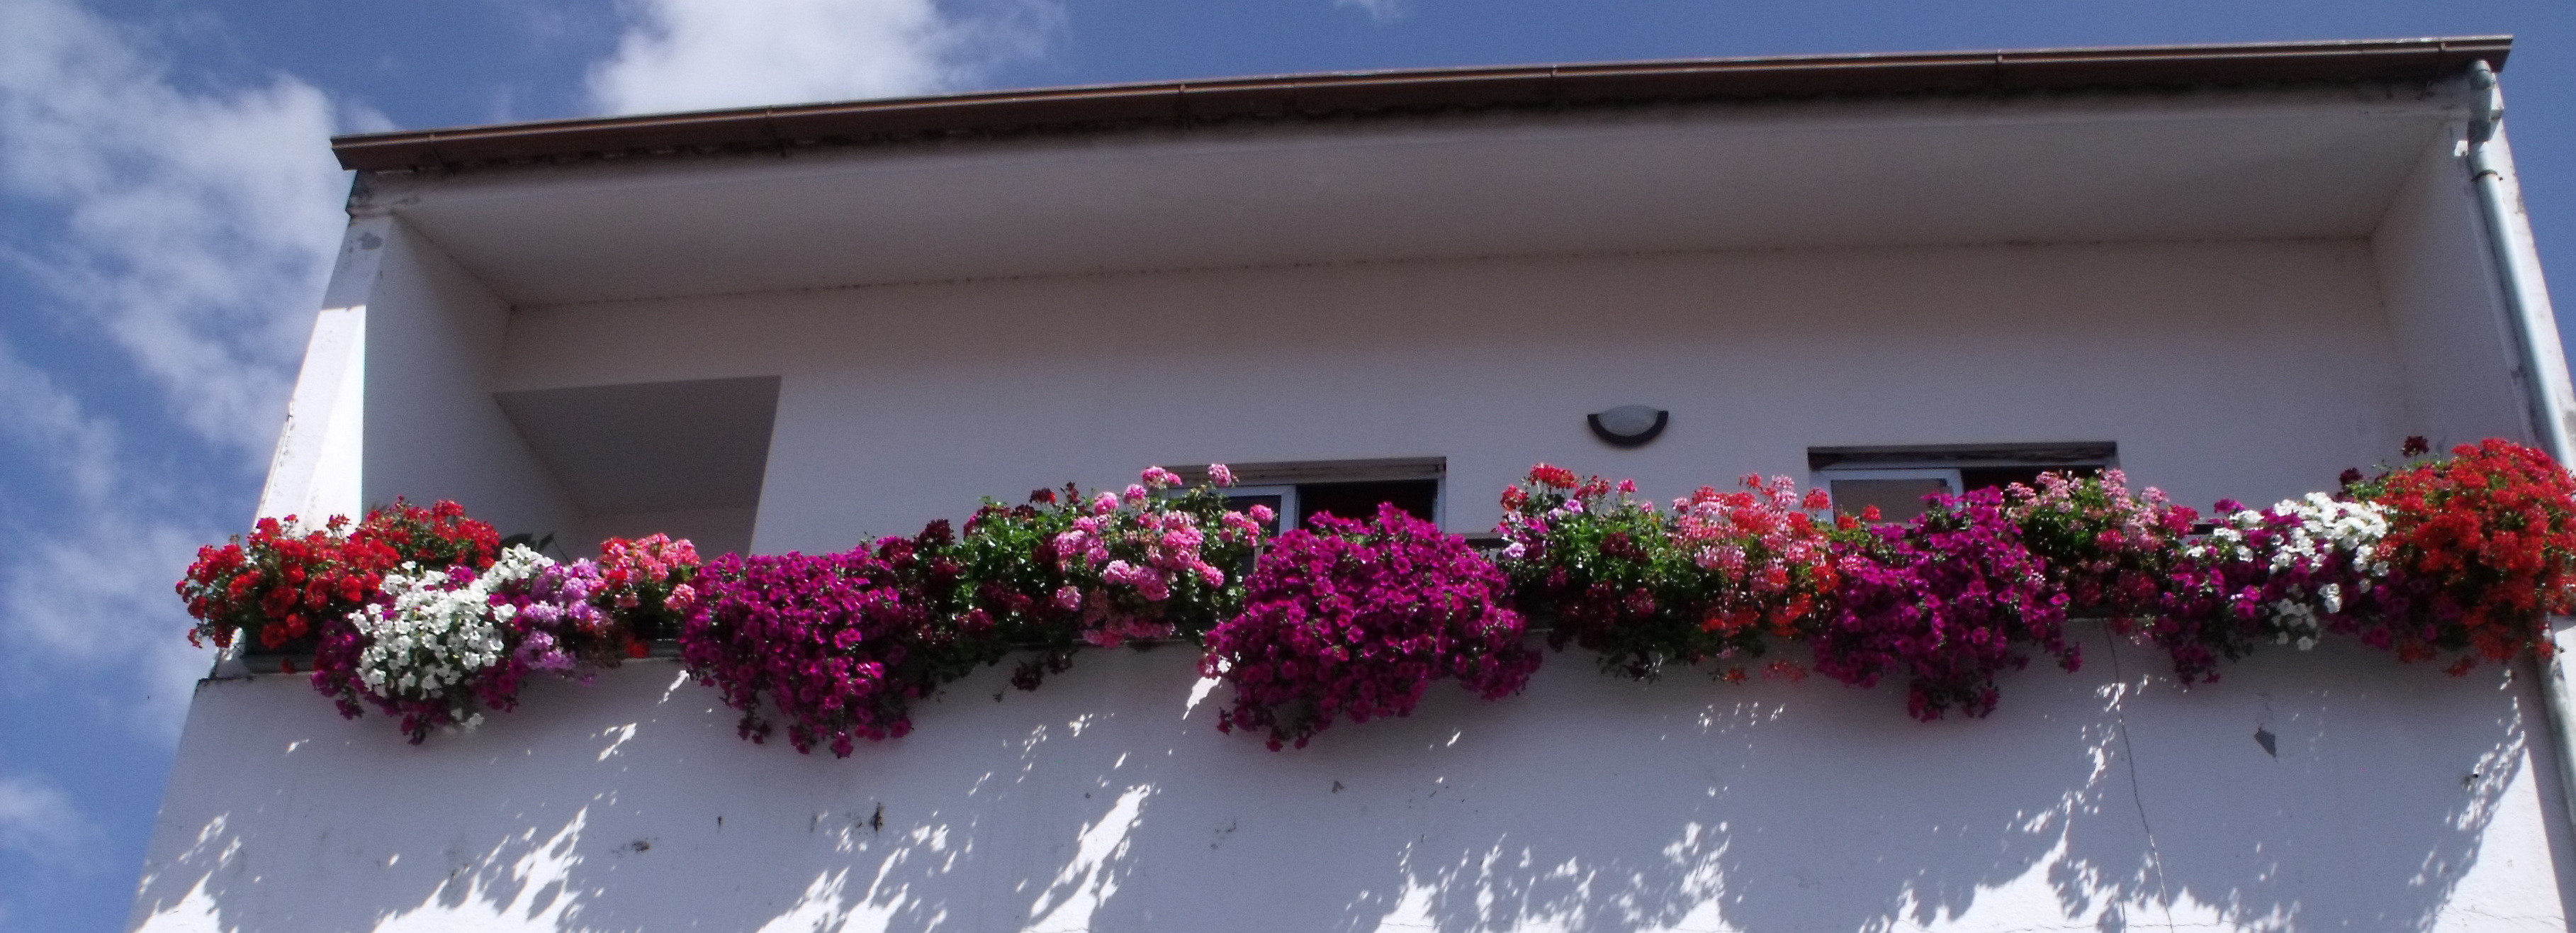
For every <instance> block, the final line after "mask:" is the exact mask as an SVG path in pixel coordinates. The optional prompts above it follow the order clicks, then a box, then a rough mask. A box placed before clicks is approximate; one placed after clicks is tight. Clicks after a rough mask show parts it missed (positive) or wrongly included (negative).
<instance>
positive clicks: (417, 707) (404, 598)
mask: <svg viewBox="0 0 2576 933" xmlns="http://www.w3.org/2000/svg"><path fill="white" fill-rule="evenodd" d="M598 582H599V568H598V567H597V566H596V565H594V564H592V563H591V562H589V561H576V562H574V563H571V564H559V563H556V562H555V561H554V560H552V559H549V558H547V557H545V556H544V555H541V554H538V553H537V552H535V551H533V550H530V549H528V548H527V547H525V546H512V547H511V548H510V549H509V550H506V551H503V552H502V553H501V557H500V559H499V560H498V561H495V562H494V563H493V564H492V565H491V566H490V567H489V568H488V569H486V570H482V571H477V570H475V569H474V568H473V567H471V566H470V565H463V564H459V565H455V566H450V567H445V568H425V567H422V566H421V565H420V564H419V563H417V562H405V563H404V564H403V565H402V566H400V567H398V568H396V569H395V570H393V571H392V572H389V573H387V574H385V575H384V580H383V590H382V594H383V595H382V597H381V599H380V600H379V601H377V602H371V603H368V604H367V605H365V606H363V607H361V608H360V609H359V610H358V611H357V612H354V613H352V614H351V615H350V616H349V617H348V619H347V620H346V621H347V624H346V625H342V626H334V627H333V628H332V629H330V630H329V631H328V632H326V633H325V634H324V636H323V639H322V648H321V651H320V652H318V653H317V655H316V658H315V666H314V672H313V684H314V687H315V689H317V690H320V691H321V692H322V693H324V694H326V695H329V696H331V697H332V698H333V699H334V700H336V701H337V702H338V703H339V705H340V714H341V715H342V716H346V717H350V718H356V717H357V716H358V715H359V714H360V712H361V707H360V705H359V704H360V702H361V701H364V702H365V703H367V704H370V705H373V706H375V707H376V708H378V709H380V710H382V711H383V712H384V713H385V714H386V715H388V716H396V717H400V719H401V726H402V730H403V732H404V733H405V734H407V735H409V736H410V737H411V740H412V741H413V742H414V743H418V742H420V741H422V740H423V739H425V738H427V737H428V735H429V732H430V730H432V729H436V728H439V727H443V726H460V725H462V726H470V725H474V724H476V723H479V722H481V721H482V711H483V710H486V709H490V710H498V711H508V710H510V709H513V708H516V707H517V705H518V694H519V688H520V685H521V683H522V682H523V681H524V680H525V679H526V677H527V675H528V674H529V673H531V672H534V671H546V672H551V673H556V674H564V675H572V674H575V673H576V672H577V665H578V664H579V663H581V662H584V661H598V660H600V659H602V658H607V659H612V660H613V658H614V657H615V654H614V646H615V645H617V644H619V643H620V641H621V636H620V635H619V634H618V633H617V632H615V631H614V629H613V626H612V625H611V623H610V620H609V619H608V617H607V615H606V614H605V613H602V612H601V611H600V610H599V607H597V606H595V605H593V604H592V595H593V593H594V592H595V591H596V589H597V587H598Z"/></svg>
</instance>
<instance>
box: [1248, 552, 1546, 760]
mask: <svg viewBox="0 0 2576 933" xmlns="http://www.w3.org/2000/svg"><path fill="white" fill-rule="evenodd" d="M1314 526H1315V527H1316V528H1317V529H1319V531H1307V530H1298V531H1291V532H1289V533H1287V534H1285V535H1281V536H1280V537H1279V539H1278V541H1276V542H1275V543H1274V544H1273V545H1272V546H1271V548H1270V551H1269V553H1268V554H1266V555H1264V556H1263V557H1262V561H1261V566H1260V568H1259V569H1257V570H1255V571H1253V574H1252V579H1251V582H1250V584H1249V585H1250V594H1249V596H1248V603H1247V605H1246V606H1245V608H1244V611H1243V613H1242V614H1241V615H1239V616H1236V617H1234V618H1232V619H1229V620H1227V621H1225V622H1224V623H1222V624H1219V625H1218V626H1217V627H1216V628H1215V629H1214V630H1212V631H1210V632H1208V633H1207V655H1206V656H1205V658H1203V659H1202V660H1201V661H1200V670H1201V672H1202V673H1204V674H1205V675H1207V676H1210V677H1216V678H1221V679H1223V680H1225V681H1226V682H1227V683H1229V684H1231V685H1233V687H1234V703H1233V705H1232V707H1231V708H1229V709H1227V710H1225V711H1224V712H1222V713H1220V714H1219V715H1218V717H1217V728H1218V729H1220V730H1222V731H1227V732H1231V731H1233V730H1234V729H1236V728H1242V729H1246V730H1254V729H1266V730H1268V731H1269V745H1270V748H1271V749H1272V750H1273V751H1276V750H1278V749H1279V748H1280V747H1281V746H1282V745H1283V743H1289V742H1294V743H1296V745H1297V746H1298V747H1300V748H1303V747H1305V745H1306V742H1307V740H1308V739H1310V738H1312V737H1314V735H1315V734H1316V733H1318V732H1321V731H1323V730H1324V729H1325V728H1326V727H1328V726H1331V725H1332V724H1333V720H1335V719H1336V718H1339V717H1341V716H1349V717H1350V719H1351V721H1352V722H1367V721H1368V720H1370V719H1372V718H1376V717H1382V716H1404V715H1408V714H1410V713H1412V712H1413V708H1414V706H1415V704H1417V703H1418V702H1420V701H1421V699H1422V692H1423V689H1424V688H1425V687H1427V686H1429V685H1430V683H1431V681H1433V680H1437V679H1440V678H1443V677H1455V678H1457V679H1458V680H1459V682H1460V684H1461V685H1463V686H1465V687H1466V688H1467V689H1469V690H1471V691H1474V692H1475V693H1476V694H1477V695H1479V696H1483V697H1485V698H1487V699H1496V698H1500V697H1503V696H1507V695H1510V694H1513V693H1518V692H1520V689H1521V687H1522V686H1523V685H1524V684H1526V683H1528V681H1529V675H1530V672H1531V671H1533V670H1536V669H1537V668H1538V663H1539V655H1538V653H1537V652H1535V651H1531V650H1529V649H1528V648H1527V647H1525V646H1524V645H1523V644H1522V639H1523V636H1524V634H1525V631H1526V630H1525V628H1524V626H1523V624H1522V622H1521V618H1520V616H1519V614H1517V613H1515V612H1513V611H1512V610H1511V609H1510V608H1508V606H1507V605H1506V604H1505V602H1506V597H1505V592H1506V588H1507V583H1506V581H1505V580H1504V578H1503V575H1502V574H1501V573H1500V572H1499V571H1497V570H1496V569H1495V568H1494V566H1493V565H1492V564H1490V563H1487V562H1486V561H1485V559H1484V558H1482V557H1480V556H1478V555H1477V554H1476V552H1475V551H1474V550H1473V549H1470V548H1469V547H1468V546H1467V543H1466V541H1465V540H1464V539H1462V538H1459V537H1457V536H1455V535H1443V534H1441V533H1440V529H1439V528H1438V527H1437V526H1434V525H1432V524H1431V523H1430V522H1426V521H1423V520H1421V519H1418V518H1414V517H1413V516H1411V515H1407V514H1405V513H1404V511H1403V510H1401V509H1398V508H1396V507H1395V506H1393V505H1380V506H1379V507H1378V513H1377V518H1376V520H1375V521H1374V522H1370V523H1361V522H1357V521H1349V520H1345V519H1340V518H1335V517H1332V516H1329V515H1322V516H1317V517H1316V518H1315V519H1314Z"/></svg>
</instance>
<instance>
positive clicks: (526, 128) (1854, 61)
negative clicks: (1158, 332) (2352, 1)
mask: <svg viewBox="0 0 2576 933" xmlns="http://www.w3.org/2000/svg"><path fill="white" fill-rule="evenodd" d="M2512 50H2513V37H2511V36H2454V37H2436V38H2421V39H2367V40H2348V41H2326V42H2275V43H2241V44H2226V45H2166V46H2129V47H2104V48H2069V49H2029V50H2003V51H1986V52H1925V53H1888V54H1856V55H1809V56H1783V57H1764V58H1708V59H1682V60H1672V61H1636V62H1606V63H1596V64H1566V65H1516V66H1498V67H1476V68H1431V69H1412V70H1395V71H1355V72H1333V73H1322V74H1299V75H1276V76H1264V77H1244V78H1223V79H1216V80H1206V81H1162V82H1148V83H1139V84H1107V85H1092V86H1082V87H1060V88H1043V89H1035V90H1014V91H992V92H980V93H970V94H952V95H943V96H936V97H906V98H887V99H878V100H862V101H846V102H839V103H819V104H798V105H792V106H776V107H745V108H737V109H730V110H707V111H697V112H690V113H672V114H652V115H642V116H625V117H596V118H585V119H574V120H549V121H542V122H533V123H511V124H496V125H488V126H469V127H458V128H452V129H437V130H406V131H397V132H389V133H365V134H357V135H349V136H337V137H333V138H332V140H331V151H332V154H333V155H335V156H337V157H338V158H339V160H340V166H341V167H342V168H346V169H353V170H356V171H361V172H393V171H418V170H426V169H441V168H459V167H465V166H472V165H485V164H494V163H501V164H508V163H522V162H554V161H564V160H573V159H585V158H600V157H614V156H628V155H644V154H659V153H672V152H696V151H728V150H730V151H744V150H785V149H789V148H794V147H800V146H808V145H830V144H852V143H864V142H877V141H888V140H896V139H906V138H921V137H939V136H949V135H981V134H992V133H1016V132H1028V131H1041V130H1067V129H1086V128H1103V127H1113V126H1134V125H1152V124H1185V123H1191V122H1200V121H1218V120H1231V119H1243V118H1273V119H1276V118H1308V119H1311V118H1319V117H1329V116H1340V115H1352V114H1363V113H1379V112H1391V111H1392V112H1407V111H1437V110H1449V109H1468V108H1494V107H1550V106H1606V105H1619V104H1642V103H1659V102H1682V101H1697V100H1725V99H1749V98H1766V97H1813V96H1829V95H1855V96H1867V95H1881V94H1921V93H1937V94H1973V93H1996V92H2017V91H2050V90H2085V89H2145V88H2165V87H2191V86H2212V85H2247V84H2311V83H2355V82H2366V81H2433V80H2440V79H2442V78H2447V77H2451V76H2454V75H2457V74H2459V73H2460V72H2461V71H2462V70H2463V69H2466V68H2468V67H2469V63H2471V62H2473V61H2477V60H2481V59H2483V60H2485V61H2486V62H2487V63H2488V65H2489V66H2490V67H2493V68H2496V69H2498V70H2501V69H2502V68H2503V67H2504V63H2505V58H2506V57H2507V56H2508V55H2509V54H2510V53H2511V52H2512Z"/></svg>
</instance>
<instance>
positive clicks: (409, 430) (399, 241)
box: [363, 219, 580, 534]
mask: <svg viewBox="0 0 2576 933" xmlns="http://www.w3.org/2000/svg"><path fill="white" fill-rule="evenodd" d="M384 231H385V232H384V234H383V236H384V245H383V247H382V248H383V251H384V257H383V259H382V260H381V266H380V269H379V271H378V273H377V275H376V278H375V280H374V285H373V288H372V289H371V293H370V296H369V298H368V301H367V328H366V387H367V388H366V415H365V422H366V431H367V445H366V458H365V466H364V468H363V469H364V483H363V487H364V489H365V491H366V501H367V503H368V504H369V505H381V504H383V503H387V502H391V501H393V498H394V497H395V496H398V495H399V496H407V497H410V499H411V500H412V501H414V502H418V503H422V504H427V503H430V502H433V501H436V500H439V499H454V500H456V501H458V502H461V503H463V504H464V505H465V506H466V508H467V510H468V512H469V513H470V514H472V515H474V516H475V517H477V518H480V519H482V520H484V521H487V522H491V523H492V524H493V525H494V526H496V527H498V528H499V529H500V530H501V533H503V534H512V533H517V532H536V533H544V532H549V531H556V530H562V529H570V528H572V527H573V526H574V525H575V524H576V523H577V522H578V521H579V520H580V513H579V511H578V510H577V509H575V508H574V507H573V506H572V504H571V500H570V499H569V498H567V497H566V496H565V495H564V494H563V492H562V490H561V489H560V487H559V486H558V485H557V484H556V482H555V480H554V477H552V476H550V475H548V474H547V472H546V469H545V466H544V465H543V464H541V463H539V462H538V461H537V458H536V455H535V454H534V453H532V452H530V451H529V450H528V445H527V442H526V441H524V440H522V439H520V437H519V434H518V430H517V429H516V428H514V427H512V426H511V425H510V421H509V418H508V417H506V416H504V415H503V414H502V413H501V406H500V405H499V403H496V402H494V401H493V400H492V373H493V367H494V364H495V363H496V361H497V360H498V359H499V358H500V353H501V337H502V333H503V330H504V329H505V327H506V326H507V325H508V322H509V318H510V308H509V306H508V305H506V304H504V303H502V302H501V300H500V299H499V298H498V297H495V296H494V295H493V294H492V293H491V291H490V290H489V289H486V288H484V287H483V285H482V283H480V282H477V281H475V279H474V277H473V276H471V275H468V274H466V272H465V271H464V270H463V269H460V268H458V267H457V266H456V263H455V262H454V261H452V260H450V259H448V258H447V255H446V253H445V252H443V251H441V250H440V249H439V248H438V245H437V244H435V243H432V242H430V241H429V240H428V239H426V238H424V237H422V236H420V235H419V234H418V233H417V232H416V231H414V230H412V229H411V228H410V227H409V226H408V225H405V224H404V223H402V222H401V221H400V220H398V219H397V220H393V221H391V222H390V223H387V224H385V226H384Z"/></svg>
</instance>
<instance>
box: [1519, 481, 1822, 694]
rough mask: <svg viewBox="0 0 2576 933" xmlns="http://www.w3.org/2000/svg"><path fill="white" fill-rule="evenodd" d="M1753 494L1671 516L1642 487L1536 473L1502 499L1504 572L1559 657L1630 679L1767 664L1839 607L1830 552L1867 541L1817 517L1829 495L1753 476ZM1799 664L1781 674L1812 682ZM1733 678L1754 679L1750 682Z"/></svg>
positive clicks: (1688, 502)
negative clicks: (1589, 658) (1772, 652)
mask: <svg viewBox="0 0 2576 933" xmlns="http://www.w3.org/2000/svg"><path fill="white" fill-rule="evenodd" d="M1743 485H1744V490H1743V491H1741V492H1720V491H1718V490H1716V489H1714V488H1711V487H1701V488H1700V489H1699V491H1697V492H1695V493H1692V494H1691V495H1689V496H1685V497H1683V498H1680V499H1676V500H1673V511H1672V512H1671V513H1669V514H1667V513H1664V512H1660V511H1657V510H1656V508H1655V505H1654V503H1653V502H1651V501H1647V500H1643V499H1639V498H1637V497H1636V495H1635V493H1636V484H1635V483H1634V482H1633V481H1627V480H1622V481H1621V482H1620V483H1619V484H1618V485H1617V486H1616V487H1613V486H1612V485H1611V484H1610V483H1609V481H1607V480H1604V479H1602V478H1600V477H1597V476H1596V477H1590V478H1588V479H1580V480H1578V479H1576V478H1575V475H1574V474H1573V473H1572V472H1570V471H1567V470H1565V469H1564V468H1562V467H1553V466H1549V465H1547V464H1544V463H1542V464H1539V465H1538V466H1536V467H1532V468H1531V469H1530V472H1529V476H1528V478H1527V479H1526V480H1525V481H1524V482H1523V483H1522V484H1520V485H1515V486H1512V487H1511V488H1509V489H1506V490H1504V491H1503V509H1504V512H1503V522H1502V528H1501V529H1500V530H1501V532H1502V534H1503V538H1504V541H1505V544H1504V547H1503V554H1502V561H1501V566H1502V568H1503V571H1504V573H1505V574H1507V575H1508V576H1509V577H1510V578H1511V581H1512V584H1513V592H1514V594H1515V599H1516V604H1517V605H1518V606H1519V607H1520V610H1521V611H1522V612H1523V613H1524V614H1526V615H1528V616H1529V617H1530V618H1532V619H1535V620H1538V621H1539V622H1541V623H1542V624H1546V625H1548V626H1549V627H1550V630H1549V632H1548V643H1549V645H1550V646H1552V647H1555V648H1558V649H1563V648H1564V647H1565V645H1566V644H1567V643H1568V642H1572V643H1574V644H1579V645H1581V646H1583V647H1584V648H1586V649H1589V650H1592V651H1595V652H1599V653H1600V655H1601V663H1602V667H1603V668H1604V669H1605V670H1608V671H1612V672H1615V673H1620V674H1624V675H1626V676H1629V677H1634V678H1640V679H1646V678H1651V677H1654V676H1655V675H1656V674H1657V673H1659V672H1660V671H1661V670H1662V668H1663V667H1664V665H1666V664H1668V663H1681V664H1697V663H1699V662H1701V661H1705V660H1712V659H1715V660H1727V659H1733V658H1738V657H1745V658H1752V657H1760V656H1761V655H1763V654H1764V653H1766V652H1767V651H1768V650H1769V648H1770V644H1769V643H1770V641H1772V640H1774V639H1788V638H1796V637H1798V635H1799V634H1800V630H1801V629H1802V628H1804V627H1806V626H1808V625H1810V624H1812V623H1813V622H1814V621H1815V620H1816V619H1817V618H1818V616H1819V614H1820V613H1821V612H1822V611H1823V610H1824V609H1825V607H1827V606H1828V605H1829V604H1830V602H1831V596H1832V594H1833V593H1834V592H1835V591H1836V589H1837V588H1838V587H1839V586H1840V583H1841V580H1840V571H1839V570H1837V569H1836V567H1835V564H1834V561H1833V559H1832V551H1831V548H1830V540H1831V538H1832V537H1833V536H1834V535H1835V534H1837V533H1840V534H1844V535H1850V534H1858V533H1860V532H1859V531H1858V529H1859V521H1858V520H1857V519H1854V518H1851V517H1849V516H1843V517H1840V518H1838V519H1835V520H1832V521H1826V520H1821V519H1820V518H1819V517H1818V516H1817V515H1816V514H1814V513H1817V512H1822V511H1824V510H1825V509H1827V508H1828V507H1829V505H1830V503H1829V501H1828V500H1827V499H1826V498H1825V494H1824V492H1823V491H1822V490H1815V491H1810V492H1808V493H1807V494H1806V495H1805V496H1804V497H1801V496H1799V495H1798V492H1797V487H1796V485H1795V484H1794V483H1792V482H1791V481H1790V480H1789V478H1788V477H1785V476H1783V477H1778V478H1775V479H1772V480H1770V481H1769V482H1764V481H1763V479H1762V478H1761V477H1759V476H1746V477H1744V479H1743ZM1614 488H1615V490H1616V492H1617V497H1616V498H1612V495H1611V494H1612V492H1613V490H1614ZM1788 663H1789V662H1775V665H1774V669H1775V670H1782V671H1788V672H1790V673H1791V675H1792V676H1795V675H1798V674H1803V673H1804V670H1803V669H1795V668H1794V665H1791V666H1790V667H1785V668H1784V667H1780V666H1779V665H1781V664H1788ZM1720 676H1723V677H1726V678H1727V679H1729V680H1741V679H1743V678H1744V671H1743V668H1742V667H1740V666H1735V667H1729V668H1726V669H1725V670H1724V671H1722V672H1720Z"/></svg>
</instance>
